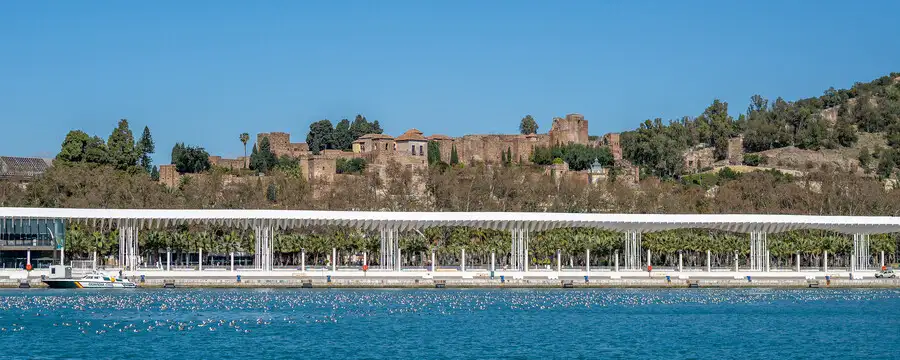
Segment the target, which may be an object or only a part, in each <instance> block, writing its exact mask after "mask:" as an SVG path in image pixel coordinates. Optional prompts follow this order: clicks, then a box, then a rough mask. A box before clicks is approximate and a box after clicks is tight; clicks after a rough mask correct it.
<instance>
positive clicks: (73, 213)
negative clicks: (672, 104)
mask: <svg viewBox="0 0 900 360" xmlns="http://www.w3.org/2000/svg"><path fill="white" fill-rule="evenodd" d="M0 219H13V220H28V219H62V220H68V221H73V222H87V223H91V224H101V225H104V226H105V225H110V226H112V225H113V224H119V223H125V222H127V223H129V224H130V225H131V226H137V227H139V228H149V229H153V228H161V227H165V226H171V225H181V224H189V225H190V224H207V225H224V226H235V227H243V228H248V227H252V226H260V225H265V226H272V227H275V228H278V229H289V228H299V227H306V226H319V225H336V226H350V227H357V228H362V229H368V230H373V229H382V228H394V229H399V230H409V229H424V228H429V227H438V226H467V227H477V228H488V229H497V230H509V229H522V230H528V231H542V230H549V229H556V228H576V227H584V228H599V229H608V230H616V231H636V232H654V231H663V230H672V229H712V230H724V231H733V232H743V233H749V232H766V233H777V232H784V231H791V230H801V229H815V230H831V231H835V232H841V233H846V234H878V233H891V232H900V217H888V216H808V215H757V214H579V213H537V212H384V211H308V210H200V209H190V210H163V209H57V208H0Z"/></svg>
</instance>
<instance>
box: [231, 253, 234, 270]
mask: <svg viewBox="0 0 900 360" xmlns="http://www.w3.org/2000/svg"><path fill="white" fill-rule="evenodd" d="M231 271H232V272H234V251H232V252H231Z"/></svg>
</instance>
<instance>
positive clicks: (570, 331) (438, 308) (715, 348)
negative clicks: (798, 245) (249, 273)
mask: <svg viewBox="0 0 900 360" xmlns="http://www.w3.org/2000/svg"><path fill="white" fill-rule="evenodd" d="M0 340H2V341H0V357H2V358H4V359H17V358H78V359H87V358H91V359H125V358H128V359H170V358H175V359H214V358H225V359H238V358H249V357H254V358H259V359H276V358H313V359H320V358H331V359H341V358H391V359H422V358H447V359H451V358H459V359H477V358H516V359H548V358H590V359H594V358H596V359H609V358H639V359H657V358H666V359H672V358H702V359H728V358H742V359H748V358H749V359H757V358H778V359H788V358H793V359H797V358H809V359H823V358H835V359H849V358H876V357H877V358H881V359H890V358H893V359H896V358H898V357H900V290H832V289H810V290H766V289H747V290H713V289H692V290H687V289H672V290H622V289H590V290H580V289H565V290H564V289H557V290H451V289H435V290H325V289H315V290H310V289H304V290H300V289H298V290H249V289H240V290H188V289H174V290H133V291H129V290H113V291H111V290H47V289H33V290H12V289H10V290H0Z"/></svg>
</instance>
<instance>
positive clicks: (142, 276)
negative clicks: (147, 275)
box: [141, 274, 144, 284]
mask: <svg viewBox="0 0 900 360" xmlns="http://www.w3.org/2000/svg"><path fill="white" fill-rule="evenodd" d="M143 283H144V274H141V284H143Z"/></svg>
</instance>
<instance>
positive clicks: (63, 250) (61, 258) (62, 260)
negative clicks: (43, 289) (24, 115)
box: [59, 247, 884, 266]
mask: <svg viewBox="0 0 900 360" xmlns="http://www.w3.org/2000/svg"><path fill="white" fill-rule="evenodd" d="M883 254H884V253H882V255H883ZM59 264H60V265H63V266H65V265H66V248H65V247H61V248H59Z"/></svg>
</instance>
